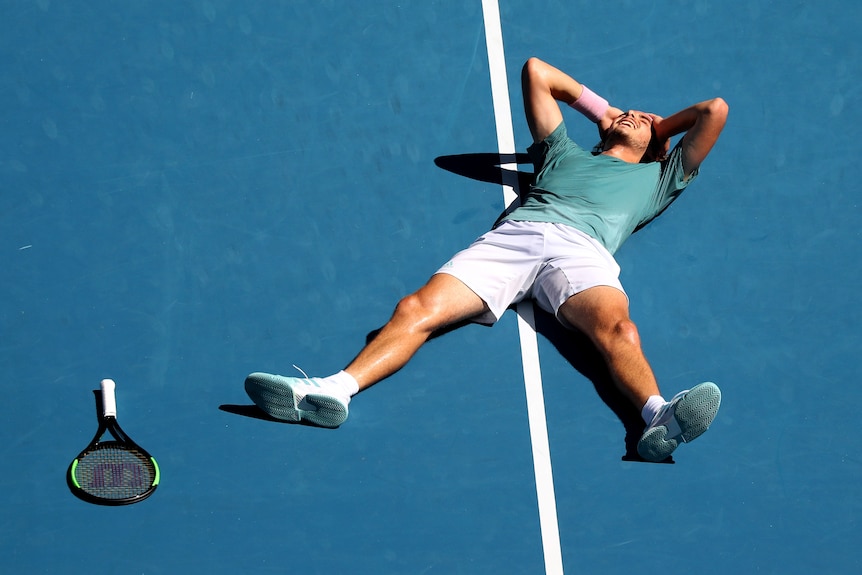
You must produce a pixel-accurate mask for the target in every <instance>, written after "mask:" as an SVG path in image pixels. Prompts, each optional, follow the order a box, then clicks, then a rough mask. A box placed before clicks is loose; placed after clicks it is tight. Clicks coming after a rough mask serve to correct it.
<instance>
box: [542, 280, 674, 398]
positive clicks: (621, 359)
mask: <svg viewBox="0 0 862 575" xmlns="http://www.w3.org/2000/svg"><path fill="white" fill-rule="evenodd" d="M559 314H560V315H562V316H563V318H564V319H565V320H566V321H568V322H569V323H570V324H572V325H573V326H575V327H576V328H578V329H580V330H581V331H583V332H584V333H585V334H586V335H587V336H588V337H589V338H590V339H591V340H592V341H593V343H594V344H595V345H596V347H597V348H598V349H599V351H600V352H601V353H602V356H603V357H604V359H605V362H606V363H607V365H608V369H609V370H610V373H611V377H612V378H613V380H614V383H616V385H617V386H618V387H619V389H620V391H622V392H623V394H624V395H625V396H626V397H627V398H628V399H629V401H631V402H632V403H633V404H634V405H635V407H637V408H638V410H642V409H643V407H644V404H646V402H647V400H648V399H649V398H650V397H652V396H658V395H661V394H660V392H659V388H658V384H657V383H656V379H655V376H654V375H653V372H652V368H651V367H650V365H649V363H648V362H647V359H646V357H645V356H644V354H643V351H642V349H641V344H640V336H639V335H638V330H637V327H636V326H635V324H634V322H633V321H632V320H631V319H630V317H629V306H628V298H626V296H625V294H624V293H623V292H621V291H620V290H618V289H616V288H613V287H608V286H597V287H594V288H590V289H588V290H586V291H583V292H581V293H578V294H575V295H573V296H572V297H570V298H569V299H568V300H566V302H565V303H563V305H562V306H561V307H560V309H559Z"/></svg>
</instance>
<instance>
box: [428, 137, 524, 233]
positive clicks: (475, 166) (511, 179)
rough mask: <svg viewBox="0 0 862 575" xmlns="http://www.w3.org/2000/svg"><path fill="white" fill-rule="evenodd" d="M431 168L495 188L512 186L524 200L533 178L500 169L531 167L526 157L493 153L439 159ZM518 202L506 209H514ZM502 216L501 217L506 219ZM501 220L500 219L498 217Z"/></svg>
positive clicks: (521, 173) (522, 173)
mask: <svg viewBox="0 0 862 575" xmlns="http://www.w3.org/2000/svg"><path fill="white" fill-rule="evenodd" d="M434 164H436V165H437V167H438V168H442V169H444V170H446V171H447V172H452V173H453V174H457V175H459V176H464V177H465V178H470V179H471V180H477V181H479V182H486V183H489V184H498V185H500V186H512V188H513V189H515V190H517V191H518V193H519V194H520V196H521V199H523V196H524V194H525V193H526V192H527V190H529V189H530V185H531V184H532V183H533V178H534V177H535V175H534V174H533V173H531V172H522V171H520V170H513V169H509V168H505V167H503V166H504V165H506V164H529V165H531V166H532V165H533V163H532V162H531V161H530V157H529V156H528V155H527V154H498V153H493V152H479V153H472V154H456V155H452V156H440V157H438V158H435V159H434ZM516 206H517V202H516V203H514V204H512V205H511V206H509V208H508V209H509V210H512V209H514V208H515V207H516ZM506 213H507V212H504V214H503V215H506ZM500 217H502V215H501V216H500Z"/></svg>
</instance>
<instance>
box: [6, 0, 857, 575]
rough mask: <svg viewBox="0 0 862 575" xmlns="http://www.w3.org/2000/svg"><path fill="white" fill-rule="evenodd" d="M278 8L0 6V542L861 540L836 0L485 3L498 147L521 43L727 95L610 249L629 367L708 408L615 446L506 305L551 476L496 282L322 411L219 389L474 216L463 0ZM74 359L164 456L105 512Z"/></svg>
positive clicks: (459, 554) (323, 367)
mask: <svg viewBox="0 0 862 575" xmlns="http://www.w3.org/2000/svg"><path fill="white" fill-rule="evenodd" d="M282 4H283V5H281V4H277V3H242V2H230V1H216V0H210V1H198V2H193V3H191V2H190V3H184V2H165V1H155V0H154V1H151V2H144V3H131V4H130V3H123V4H116V3H108V2H95V3H92V2H91V3H77V2H56V1H55V2H51V1H50V0H39V1H35V2H23V1H22V2H8V3H6V6H5V9H4V18H3V20H2V24H0V30H2V32H0V50H2V57H3V60H4V62H5V67H4V74H3V75H2V79H0V87H2V88H0V105H2V108H3V110H4V112H5V113H4V114H3V121H2V128H3V129H2V136H0V146H2V147H0V152H2V153H0V269H2V270H3V272H2V284H0V289H2V297H0V326H2V332H0V334H2V335H0V337H2V340H0V369H2V373H3V374H4V387H3V392H4V401H3V402H2V406H0V424H2V428H3V433H2V437H3V442H2V448H0V454H2V460H3V462H4V463H3V473H2V475H0V492H2V496H0V497H2V509H3V513H2V519H0V551H2V553H1V554H0V557H2V561H3V566H4V567H3V571H4V572H5V571H8V572H10V573H11V572H14V573H57V572H64V573H92V572H99V573H147V574H151V573H198V572H200V573H307V574H312V573H314V574H340V573H352V574H365V573H375V574H376V573H415V574H419V573H423V574H430V573H445V574H447V575H450V574H455V573H464V574H476V573H519V574H520V573H560V572H563V571H564V572H565V573H569V574H576V573H579V574H599V573H601V574H627V573H633V572H643V571H653V570H654V571H664V570H667V569H668V568H671V569H675V570H682V571H687V572H689V571H690V572H696V573H699V574H703V575H712V574H715V575H719V574H721V575H724V574H728V573H769V574H781V575H803V574H809V573H836V574H838V573H841V574H844V573H847V574H850V573H859V572H860V571H862V550H860V546H859V542H860V541H862V526H860V517H862V487H860V485H862V481H860V479H862V457H860V455H859V445H860V441H862V432H860V430H859V426H858V424H857V421H858V416H857V412H858V408H857V406H858V405H859V404H860V402H862V391H860V388H859V386H858V385H857V380H858V374H859V368H858V359H857V358H858V355H859V350H860V347H862V335H861V334H860V329H859V326H860V324H862V313H860V305H859V304H860V298H859V293H858V289H859V285H860V283H862V282H860V280H862V277H860V261H862V247H860V246H862V242H860V234H859V221H860V216H862V214H860V208H859V205H860V186H859V184H858V181H857V178H856V177H855V170H854V168H853V166H854V165H855V164H856V162H857V160H858V158H859V157H860V154H862V145H860V143H859V137H858V126H860V125H862V120H860V116H859V110H860V106H859V98H860V96H862V80H860V78H862V54H860V44H859V41H858V28H859V26H860V24H862V7H860V5H857V4H856V3H850V2H840V1H835V0H831V1H830V0H824V1H820V2H815V3H802V2H783V3H774V2H765V1H757V0H755V1H750V2H740V1H738V0H732V1H728V2H724V3H710V2H647V3H632V2H593V3H589V2H583V3H581V2H574V3H573V2H568V3H558V2H538V3H537V2H525V1H522V0H500V2H499V14H500V21H501V28H502V48H503V49H504V54H505V60H504V61H503V62H504V63H505V72H506V73H507V74H508V91H509V94H508V95H509V97H510V101H511V109H512V118H511V122H512V125H513V127H514V138H515V142H516V144H517V148H518V151H519V152H523V151H524V149H525V148H526V146H527V145H528V144H529V143H530V138H529V133H528V130H527V126H526V123H525V121H524V119H523V113H522V107H521V103H520V99H521V92H520V85H519V72H520V67H521V64H522V63H523V62H524V61H525V60H526V59H527V58H528V57H530V56H538V57H540V58H542V59H544V60H547V61H549V62H551V63H553V64H555V65H557V66H558V67H561V68H562V69H564V70H566V71H567V72H570V73H571V74H572V75H573V76H575V77H576V78H578V79H579V80H582V81H583V82H584V83H586V84H588V85H589V86H590V87H591V88H593V89H595V90H596V91H597V92H599V93H601V94H602V95H604V96H606V97H607V98H608V99H609V100H610V101H611V102H612V103H614V104H616V105H618V106H620V107H623V108H628V107H631V108H639V109H645V110H649V111H654V112H657V113H660V114H664V115H668V114H670V113H672V112H674V111H676V110H678V109H680V108H683V107H685V106H687V105H689V104H691V103H694V102H696V101H700V100H705V99H707V98H711V97H715V96H721V97H723V98H724V99H725V100H726V101H727V102H728V104H729V105H730V116H729V119H728V124H727V127H726V129H725V131H724V133H723V134H722V137H721V139H720V140H719V142H718V145H717V147H716V148H715V150H714V151H713V152H712V154H711V156H710V157H709V158H708V159H707V161H706V163H705V164H704V166H703V168H702V171H701V176H700V177H699V179H698V181H697V182H696V183H694V184H693V185H692V187H691V188H690V189H689V190H688V191H686V193H685V194H684V195H683V196H682V197H681V199H680V200H679V201H677V202H676V203H675V204H674V205H673V206H672V207H671V208H670V209H669V210H668V211H667V212H666V213H665V214H664V215H663V216H662V217H661V218H659V219H658V220H657V221H655V222H653V223H652V224H650V225H649V226H648V227H647V228H646V229H644V230H643V231H641V232H639V233H637V234H636V235H635V236H634V237H633V238H632V239H631V240H629V242H628V243H627V244H626V245H625V246H624V247H623V248H622V249H621V250H620V252H618V254H617V256H618V261H619V262H620V265H621V266H622V269H623V273H622V281H623V284H624V285H625V286H626V288H627V291H628V292H629V295H630V298H631V304H632V314H633V318H634V320H635V321H636V322H637V324H638V326H639V328H640V332H641V336H642V338H643V342H644V348H645V351H646V353H647V356H648V358H649V359H650V362H651V364H652V366H653V368H654V370H655V372H656V375H657V376H658V379H659V382H660V384H661V386H662V389H663V391H664V392H665V394H666V395H667V396H671V395H673V394H674V393H676V392H677V391H679V390H681V389H685V388H688V387H691V386H692V385H694V384H696V383H699V382H701V381H705V380H710V381H715V382H717V383H718V384H719V385H720V386H721V387H722V391H723V403H722V408H721V411H720V413H719V415H718V418H717V419H716V421H715V423H714V425H713V427H712V429H711V430H710V431H709V433H707V434H706V435H704V436H703V437H702V438H701V439H699V440H698V441H697V442H696V443H695V444H693V445H690V446H683V447H682V448H681V449H680V450H679V451H677V452H676V453H675V455H674V459H675V463H674V464H673V465H653V464H645V463H639V462H635V461H630V460H629V458H628V457H626V453H627V448H626V438H627V435H629V436H630V434H631V430H630V429H629V431H628V432H627V428H630V427H631V413H629V412H627V411H625V410H616V411H615V410H614V408H615V407H616V400H615V398H614V397H613V396H607V395H606V394H605V393H604V391H603V390H604V386H603V382H604V381H606V375H605V374H604V373H603V370H602V369H601V367H600V365H599V364H598V363H597V361H596V357H595V352H594V351H592V350H591V349H590V348H589V346H587V345H584V343H583V342H582V341H580V340H578V339H577V337H576V336H574V335H572V334H569V333H566V332H563V331H561V330H560V329H559V328H558V327H556V326H555V324H554V323H553V321H549V318H547V317H544V316H542V315H541V314H540V315H538V316H537V319H536V324H537V330H538V332H539V333H538V340H537V341H538V352H539V358H540V365H541V381H542V389H543V391H544V396H543V397H544V402H545V409H544V415H545V422H546V425H547V441H548V445H549V449H550V453H549V460H550V462H551V463H552V469H553V488H554V489H553V493H551V494H549V493H548V492H547V490H546V489H544V488H542V487H541V484H540V482H538V480H537V478H536V475H535V473H534V454H533V445H534V443H533V438H532V436H531V424H530V421H529V419H528V417H527V404H526V399H525V380H524V373H523V369H522V355H521V354H522V352H521V346H520V339H519V334H520V332H519V322H518V316H517V315H516V314H515V312H514V311H509V312H507V313H506V315H505V316H504V317H503V318H502V320H501V321H500V322H499V323H498V324H497V325H496V326H494V327H493V328H486V327H480V326H475V325H471V326H467V327H464V328H462V329H458V330H455V331H453V332H451V333H448V334H446V335H445V336H443V337H440V338H437V339H434V340H433V341H431V342H430V343H429V344H428V346H427V347H426V348H424V349H423V350H422V351H421V352H420V353H419V354H418V356H417V357H416V358H415V360H414V361H413V362H411V363H410V364H409V365H408V366H407V367H406V368H405V369H404V370H402V371H401V372H399V373H398V374H396V375H395V376H394V377H393V378H392V379H390V380H387V381H385V382H383V383H381V384H380V385H378V386H376V387H374V388H372V389H370V390H369V391H367V392H364V393H363V394H361V395H360V396H357V397H356V398H355V399H354V401H353V402H352V403H351V416H350V419H349V420H348V422H347V423H346V424H345V425H344V426H342V427H341V428H340V429H337V430H326V429H316V428H311V427H305V426H300V425H288V424H279V423H275V422H271V421H266V420H265V419H261V418H260V417H256V416H255V415H257V414H256V412H255V411H254V410H252V409H251V408H250V407H249V404H250V401H249V400H248V398H247V397H246V395H245V393H244V391H243V387H242V382H243V379H244V377H245V375H246V374H247V373H249V372H251V371H271V372H276V373H284V374H293V373H294V372H295V370H294V368H293V367H292V366H293V364H296V365H297V366H298V367H299V368H301V369H302V370H304V371H306V372H308V373H309V374H314V375H326V374H329V373H332V372H334V371H337V370H338V369H340V368H342V367H343V366H344V365H345V364H346V363H347V362H348V361H349V360H350V359H351V358H352V357H353V356H354V355H355V353H356V352H357V351H358V350H359V348H360V347H361V346H362V345H363V343H364V342H365V340H366V337H367V336H368V335H369V334H370V333H371V332H373V331H374V330H375V329H377V328H379V327H380V326H382V325H383V323H384V322H385V321H386V320H387V319H388V317H389V314H390V313H391V310H392V308H393V306H394V304H395V303H396V301H397V300H398V299H399V298H400V297H402V296H404V295H406V294H408V293H410V292H412V291H413V290H415V289H416V288H418V287H419V286H420V285H421V284H422V283H424V281H425V280H426V279H427V278H428V276H429V275H430V274H431V273H433V272H434V271H435V270H436V269H437V268H438V267H439V266H440V264H442V263H443V262H445V261H446V260H447V259H448V258H449V257H450V256H451V255H452V254H453V253H454V252H455V251H457V250H459V249H461V248H462V247H464V246H466V245H467V244H468V243H469V242H470V241H472V240H473V239H474V238H475V237H477V236H478V235H480V234H481V233H482V232H484V231H485V230H487V229H488V228H489V227H490V226H491V225H492V223H493V222H494V220H495V219H496V217H497V216H498V214H499V213H500V212H501V211H502V209H503V190H502V187H501V185H500V181H502V180H501V176H500V173H499V170H498V169H497V168H496V167H495V161H494V160H495V156H496V154H497V153H498V149H499V148H498V140H497V124H498V119H496V117H495V108H494V103H493V101H492V95H491V77H492V73H495V72H496V73H499V72H500V69H499V67H497V68H495V67H494V66H495V64H494V62H493V61H492V60H491V59H489V53H488V51H487V49H486V15H487V12H486V11H485V10H483V4H482V2H481V1H480V0H470V1H453V0H442V1H438V2H406V3H393V2H384V1H380V0H367V1H365V2H361V3H360V2H335V1H326V2H308V1H295V2H289V3H282ZM484 8H485V9H489V8H493V9H494V10H496V9H497V6H496V3H495V2H490V1H489V2H486V4H485V6H484ZM565 113H566V119H567V121H568V124H569V126H570V133H571V134H572V136H573V137H574V138H575V140H576V141H579V142H582V143H584V144H585V145H592V144H593V143H594V141H593V140H594V139H596V136H595V133H594V128H593V127H592V126H590V125H588V124H587V123H586V122H585V121H583V120H581V119H580V118H578V117H577V116H576V115H575V113H574V112H571V111H567V112H565ZM489 159H490V162H489ZM496 163H499V162H496ZM519 168H520V169H521V170H523V171H524V172H527V173H528V172H529V171H530V170H531V167H530V166H529V165H526V164H520V165H519ZM507 177H508V176H507ZM573 366H574V367H573ZM576 368H577V369H576ZM104 377H111V378H113V379H115V380H116V382H117V401H118V410H119V417H118V419H119V421H120V423H121V424H122V426H123V428H124V429H125V431H126V432H127V433H128V434H129V435H130V436H131V437H132V438H133V439H135V440H136V441H138V442H139V443H141V444H142V445H143V446H144V447H145V448H146V449H147V450H149V451H150V452H152V453H153V455H154V456H155V457H156V458H157V459H158V460H159V463H160V465H161V469H162V480H161V485H160V486H159V488H158V490H157V491H156V493H155V494H154V495H153V496H152V497H151V498H150V499H148V500H147V501H145V502H142V503H140V504H139V505H133V506H129V507H118V508H109V507H99V506H94V505H89V504H87V503H83V502H82V501H79V500H78V499H76V498H74V497H73V496H72V495H71V494H70V493H69V490H68V488H67V486H66V483H65V479H64V474H65V471H66V467H67V466H68V464H69V462H70V461H71V459H72V458H73V457H74V456H75V455H76V454H77V453H78V452H79V451H80V450H81V449H82V448H83V447H85V446H86V444H87V442H88V441H89V440H90V438H91V436H92V434H93V433H94V432H95V429H96V424H97V419H96V409H95V402H94V397H93V394H92V390H93V389H96V388H97V387H98V383H99V381H100V380H101V379H102V378H104ZM630 439H631V437H629V440H630ZM540 455H541V454H538V455H537V456H540ZM549 500H550V501H551V502H552V505H553V507H552V509H553V510H554V511H555V512H556V520H555V521H554V522H553V525H551V526H550V527H549V525H547V521H546V519H547V516H544V520H540V515H539V507H540V502H543V503H544V504H546V503H547V502H548V501H549ZM555 546H556V547H557V548H558V549H559V551H560V554H561V559H560V561H556V560H555V559H554V558H553V557H552V556H551V557H549V555H548V550H549V549H550V550H553V549H554V547H555ZM94 565H95V567H94Z"/></svg>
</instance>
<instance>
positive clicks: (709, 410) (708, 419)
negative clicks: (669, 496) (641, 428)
mask: <svg viewBox="0 0 862 575" xmlns="http://www.w3.org/2000/svg"><path fill="white" fill-rule="evenodd" d="M720 405H721V390H720V389H718V386H717V385H715V384H714V383H710V382H707V383H701V384H699V385H696V386H694V387H693V388H691V391H689V392H688V393H687V394H686V395H685V397H683V398H682V399H681V400H680V401H679V403H677V404H676V409H675V410H674V419H675V420H676V424H677V425H678V426H679V432H678V433H675V434H674V435H673V436H668V434H669V431H668V428H667V426H665V425H660V426H658V427H655V428H653V429H650V430H649V431H647V432H646V433H644V435H643V437H641V439H640V441H638V454H639V455H640V456H641V457H643V458H644V459H646V460H647V461H653V462H658V461H664V460H665V459H667V458H668V457H670V455H671V454H672V453H673V452H674V450H676V448H677V447H679V444H680V442H683V443H689V442H691V441H694V440H695V439H697V438H698V437H700V436H701V435H703V433H704V432H705V431H706V430H707V429H709V426H710V425H711V424H712V421H713V420H714V419H715V415H716V414H717V413H718V408H719V406H720Z"/></svg>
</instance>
